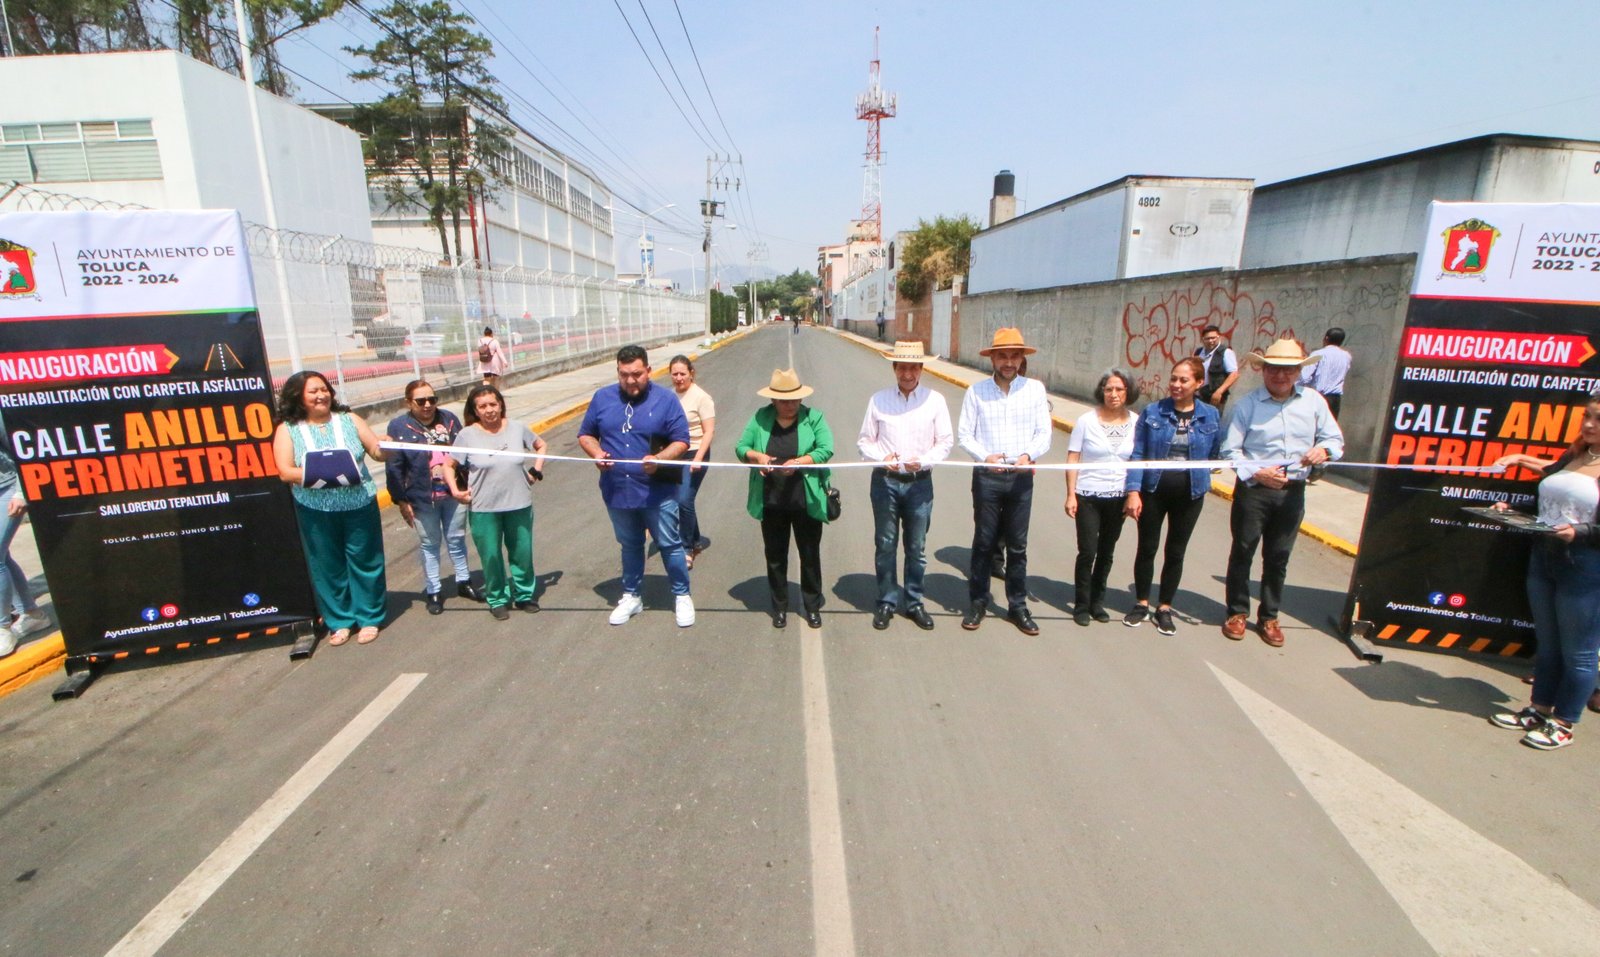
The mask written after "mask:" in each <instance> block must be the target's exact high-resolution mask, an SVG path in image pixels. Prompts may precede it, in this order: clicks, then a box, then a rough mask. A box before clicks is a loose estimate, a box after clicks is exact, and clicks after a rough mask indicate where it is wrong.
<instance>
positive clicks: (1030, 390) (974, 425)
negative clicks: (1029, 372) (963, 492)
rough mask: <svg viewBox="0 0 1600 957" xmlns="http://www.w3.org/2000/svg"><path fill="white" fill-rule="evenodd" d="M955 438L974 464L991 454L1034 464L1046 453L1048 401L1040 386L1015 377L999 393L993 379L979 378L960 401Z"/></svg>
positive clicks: (1048, 417)
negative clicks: (1007, 388) (1026, 458)
mask: <svg viewBox="0 0 1600 957" xmlns="http://www.w3.org/2000/svg"><path fill="white" fill-rule="evenodd" d="M956 439H957V441H959V442H960V443H961V448H962V449H963V450H964V451H965V452H966V453H967V454H968V455H970V456H972V458H973V459H974V460H975V461H978V462H982V461H984V460H985V459H987V458H988V457H989V456H991V455H997V454H998V455H1003V456H1005V457H1006V458H1008V459H1013V460H1015V459H1016V458H1018V457H1019V456H1023V455H1026V456H1027V457H1028V458H1029V459H1031V460H1033V461H1035V462H1037V461H1039V460H1040V459H1042V458H1044V457H1045V455H1047V454H1048V453H1049V452H1050V399H1049V397H1048V396H1047V395H1045V391H1044V383H1043V382H1040V381H1039V380H1038V379H1028V378H1024V377H1023V376H1017V377H1016V378H1015V379H1013V380H1011V390H1010V391H1009V392H1001V391H1000V386H998V385H996V384H995V381H994V376H988V377H987V378H984V379H980V380H979V381H977V382H974V383H973V384H972V386H971V387H970V388H968V389H967V396H966V398H964V399H962V400H961V422H960V424H959V425H958V426H957V430H956Z"/></svg>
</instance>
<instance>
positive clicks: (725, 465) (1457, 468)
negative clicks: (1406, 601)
mask: <svg viewBox="0 0 1600 957" xmlns="http://www.w3.org/2000/svg"><path fill="white" fill-rule="evenodd" d="M378 445H379V447H381V448H385V449H391V450H394V451H399V452H430V453H431V452H438V451H442V450H444V449H445V448H449V449H450V451H451V452H452V453H453V454H460V455H501V456H508V457H511V458H519V459H536V458H537V459H544V460H545V461H546V462H579V463H583V464H587V465H596V464H599V463H601V462H609V463H611V464H612V465H644V464H646V461H647V460H645V459H592V458H590V457H589V456H587V455H548V454H540V453H538V452H524V451H522V450H520V449H506V450H500V449H472V448H454V447H447V446H438V445H426V444H423V443H420V442H388V441H385V442H379V443H378ZM648 462H650V463H653V464H655V465H692V466H694V467H695V468H701V467H704V468H713V469H769V468H785V469H877V468H887V469H890V470H891V471H893V470H896V463H889V462H827V463H824V464H813V465H781V466H777V465H758V464H756V463H754V462H713V461H710V460H706V461H703V462H695V461H693V460H692V459H687V458H683V459H649V460H648ZM1299 464H1300V460H1299V459H1193V460H1190V459H1158V460H1154V461H1146V462H1124V461H1120V460H1119V461H1115V462H1049V463H1035V464H1033V465H1009V464H1008V465H996V464H993V463H990V462H969V461H964V460H945V461H942V462H924V463H922V467H923V468H933V467H935V466H937V467H940V468H959V469H992V468H1003V469H1008V470H1010V469H1014V470H1018V471H1021V470H1024V469H1027V470H1031V471H1035V472H1082V471H1088V470H1092V469H1118V470H1123V471H1126V470H1128V469H1143V470H1145V471H1150V472H1168V471H1175V470H1179V469H1182V470H1188V469H1206V470H1208V471H1210V470H1214V469H1234V470H1238V469H1248V470H1249V471H1252V472H1254V471H1258V470H1260V469H1269V468H1288V467H1292V466H1298V465H1299ZM1323 465H1324V466H1326V467H1329V468H1347V469H1382V470H1390V471H1412V472H1454V473H1457V474H1468V475H1499V474H1501V473H1503V472H1505V468H1504V467H1503V466H1499V465H1406V464H1392V463H1389V462H1342V461H1341V462H1324V463H1323Z"/></svg>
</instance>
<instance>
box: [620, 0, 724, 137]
mask: <svg viewBox="0 0 1600 957" xmlns="http://www.w3.org/2000/svg"><path fill="white" fill-rule="evenodd" d="M639 6H640V8H641V9H642V8H643V7H644V2H643V0H640V4H639ZM672 9H674V10H676V11H677V12H678V26H680V27H682V28H683V38H684V39H685V40H687V41H688V43H689V54H690V55H691V56H693V57H694V68H695V69H696V70H698V71H700V83H701V84H702V85H704V86H705V88H706V97H707V98H708V99H710V100H711V109H712V110H714V111H715V112H716V114H717V122H718V123H721V124H722V132H724V133H727V134H728V145H729V146H731V147H733V150H732V152H734V153H738V154H740V162H741V163H742V162H743V160H744V157H743V153H744V151H743V150H741V149H739V144H737V143H735V142H734V141H733V133H732V132H731V131H730V130H729V129H728V121H727V120H724V119H723V118H722V108H721V107H719V106H717V98H716V95H715V94H713V93H712V92H711V84H710V82H708V81H707V80H706V71H705V68H704V67H702V66H701V65H700V53H699V52H698V51H697V50H695V48H694V38H693V37H691V36H689V25H688V24H687V23H685V22H684V20H683V8H681V7H679V6H678V0H672ZM645 17H646V19H648V18H649V14H645ZM651 29H652V30H653V29H655V27H654V26H652V27H651ZM660 40H661V38H660V37H657V38H656V41H657V42H660ZM663 49H665V48H663ZM674 72H676V71H674ZM678 85H679V86H682V85H683V84H682V81H680V82H679V84H678ZM684 95H685V96H687V95H688V92H687V91H685V92H684ZM697 115H698V114H697Z"/></svg>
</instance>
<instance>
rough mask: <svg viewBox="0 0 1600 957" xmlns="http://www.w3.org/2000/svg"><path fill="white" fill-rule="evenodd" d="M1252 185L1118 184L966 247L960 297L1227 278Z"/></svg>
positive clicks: (1145, 179)
mask: <svg viewBox="0 0 1600 957" xmlns="http://www.w3.org/2000/svg"><path fill="white" fill-rule="evenodd" d="M1254 184H1255V183H1254V180H1249V179H1196V178H1188V177H1175V176H1128V177H1125V178H1123V179H1119V180H1116V181H1114V182H1111V183H1107V184H1105V185H1104V186H1099V187H1096V188H1094V189H1091V190H1088V191H1087V192H1083V193H1079V194H1078V195H1076V196H1071V197H1068V198H1067V199H1063V200H1061V201H1060V202H1057V203H1052V204H1051V205H1049V206H1045V207H1043V208H1041V209H1036V210H1034V211H1033V212H1030V213H1025V214H1023V215H1021V216H1018V217H1017V218H1015V219H1012V220H1008V221H1007V222H1004V223H1000V224H999V225H997V226H991V227H990V228H988V229H985V230H983V231H982V232H979V233H978V234H977V235H976V236H974V237H973V239H972V268H971V274H970V276H969V279H968V283H967V291H968V293H969V294H974V295H975V294H978V293H984V292H995V291H997V290H1001V289H1016V290H1026V289H1047V288H1050V287H1052V286H1072V285H1078V284H1081V283H1089V282H1104V281H1107V280H1112V279H1130V278H1135V277H1138V276H1153V275H1159V274H1161V273H1169V272H1187V271H1189V270H1194V269H1237V268H1238V267H1239V256H1240V252H1241V250H1242V249H1243V247H1244V232H1245V222H1246V220H1247V219H1248V217H1249V213H1250V193H1251V190H1252V188H1253V187H1254Z"/></svg>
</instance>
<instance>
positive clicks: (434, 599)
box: [428, 592, 444, 615]
mask: <svg viewBox="0 0 1600 957" xmlns="http://www.w3.org/2000/svg"><path fill="white" fill-rule="evenodd" d="M428 614H430V615H442V614H444V596H443V595H441V594H439V593H438V592H434V593H433V594H431V595H429V596H428Z"/></svg>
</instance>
